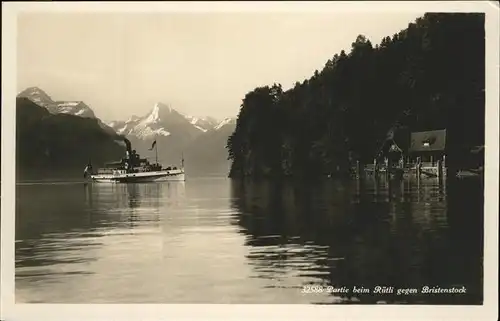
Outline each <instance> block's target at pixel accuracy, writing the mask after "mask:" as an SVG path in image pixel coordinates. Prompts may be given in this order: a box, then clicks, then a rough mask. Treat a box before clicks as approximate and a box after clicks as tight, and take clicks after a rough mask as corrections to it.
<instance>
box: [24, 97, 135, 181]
mask: <svg viewBox="0 0 500 321" xmlns="http://www.w3.org/2000/svg"><path fill="white" fill-rule="evenodd" d="M16 107H17V109H16V122H17V123H16V164H17V167H18V169H20V170H21V171H22V170H23V169H26V170H32V169H44V170H49V169H68V168H74V169H81V170H82V173H83V168H84V167H85V165H86V164H87V162H88V161H89V159H90V160H91V161H92V163H93V164H95V165H99V164H102V163H104V162H107V161H112V160H118V159H120V158H121V157H123V156H124V155H125V147H123V146H121V145H120V144H119V143H117V142H116V141H115V139H117V138H118V136H117V135H111V134H110V133H108V132H106V131H105V130H104V129H102V128H101V127H100V126H99V123H98V120H97V119H95V118H82V117H78V116H73V115H66V114H55V115H54V114H51V113H49V111H48V110H47V109H45V108H44V107H41V106H38V105H37V104H35V103H33V102H32V101H30V100H29V99H27V98H22V97H19V98H17V101H16ZM79 173H80V172H79Z"/></svg>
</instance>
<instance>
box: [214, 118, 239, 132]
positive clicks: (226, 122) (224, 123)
mask: <svg viewBox="0 0 500 321" xmlns="http://www.w3.org/2000/svg"><path fill="white" fill-rule="evenodd" d="M234 125H236V118H225V119H224V120H222V121H221V122H219V123H218V124H217V125H216V126H214V129H215V130H221V129H222V127H224V126H234Z"/></svg>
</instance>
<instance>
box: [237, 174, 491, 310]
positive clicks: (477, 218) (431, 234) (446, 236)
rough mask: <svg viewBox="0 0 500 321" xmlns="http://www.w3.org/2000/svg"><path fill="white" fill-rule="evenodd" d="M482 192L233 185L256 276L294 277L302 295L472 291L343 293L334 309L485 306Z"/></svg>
mask: <svg viewBox="0 0 500 321" xmlns="http://www.w3.org/2000/svg"><path fill="white" fill-rule="evenodd" d="M478 184H480V183H479V182H478V181H475V182H472V183H470V182H469V183H464V182H456V181H453V180H450V181H446V180H445V181H442V180H441V181H440V180H429V179H427V180H404V181H389V180H384V179H377V180H366V181H351V182H349V183H340V182H335V181H324V182H322V183H319V184H306V185H304V184H293V183H270V182H263V181H261V182H248V181H247V182H242V181H234V182H233V184H232V196H233V199H232V206H233V207H234V208H235V209H237V211H238V214H237V215H236V216H235V217H234V224H236V225H238V226H240V227H241V230H240V231H241V233H243V234H245V235H246V244H247V245H248V246H250V248H251V249H250V253H249V254H248V256H247V257H248V259H249V260H250V262H251V263H250V264H251V265H252V266H253V269H254V271H255V277H258V278H264V279H270V280H276V284H282V283H283V282H284V279H285V278H290V277H295V278H299V279H300V280H301V282H302V283H301V284H293V286H295V287H298V288H300V287H302V286H303V285H306V284H316V285H317V284H319V285H323V286H334V287H342V286H346V287H348V288H351V289H352V288H353V287H354V286H356V287H358V288H359V287H364V288H368V289H373V288H374V287H376V286H392V287H395V288H396V289H397V288H417V289H421V287H422V286H425V285H428V286H431V287H433V286H439V287H442V288H446V287H452V286H457V287H461V286H462V285H463V286H466V288H467V294H461V295H445V294H440V295H429V294H415V295H411V296H402V295H397V293H394V294H383V295H380V294H374V293H370V294H353V293H350V294H348V295H338V294H335V296H330V301H329V302H353V301H354V302H358V301H359V302H361V303H375V302H379V301H383V302H389V303H395V302H405V303H415V304H417V303H427V304H429V303H430V304H433V303H435V304H480V303H481V302H482V281H481V280H482V274H481V266H482V246H481V244H482V231H483V229H482V200H483V195H482V186H478ZM464 196H466V197H464ZM467 209H469V211H468V210H467ZM463 268H465V270H464V269H463ZM316 297H318V298H319V297H321V298H322V299H324V295H323V296H318V295H316ZM319 301H320V300H319V299H318V302H319ZM322 302H323V301H322Z"/></svg>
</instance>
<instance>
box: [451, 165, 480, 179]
mask: <svg viewBox="0 0 500 321" xmlns="http://www.w3.org/2000/svg"><path fill="white" fill-rule="evenodd" d="M483 174H484V170H483V168H482V167H480V168H478V169H462V170H459V171H458V172H457V174H456V176H457V177H458V178H468V177H482V176H483Z"/></svg>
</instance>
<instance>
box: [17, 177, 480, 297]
mask: <svg viewBox="0 0 500 321" xmlns="http://www.w3.org/2000/svg"><path fill="white" fill-rule="evenodd" d="M16 189H17V194H16V198H17V213H16V301H17V302H30V303H33V302H41V303H59V302H64V303H358V304H359V303H361V304H362V303H376V302H386V303H413V304H420V303H426V304H429V303H430V304H481V303H482V289H483V284H482V257H483V256H482V252H483V250H482V244H483V243H482V238H483V193H482V183H481V181H479V180H475V179H467V180H462V181H447V182H444V183H442V182H441V183H440V182H438V181H435V180H429V181H420V182H417V181H406V182H402V183H400V182H396V183H389V182H387V181H383V180H382V181H379V182H375V181H372V180H369V181H366V182H365V183H364V184H360V183H357V182H355V181H353V182H350V183H340V182H336V181H326V182H322V183H316V184H309V185H298V184H295V185H294V184H292V183H281V184H277V183H273V184H271V183H269V182H260V183H256V182H254V183H249V182H247V183H243V182H236V181H231V180H229V179H226V178H210V179H201V178H200V179H195V178H193V179H189V180H188V181H187V182H185V183H178V182H176V183H154V184H128V185H127V184H123V185H120V184H117V185H107V184H88V185H85V184H83V183H74V182H66V183H64V182H60V183H56V182H54V183H48V182H40V183H18V185H17V188H16ZM311 285H312V286H315V287H311ZM378 285H379V286H392V287H394V293H383V294H380V293H377V294H375V293H373V289H374V287H376V286H378ZM425 285H428V286H430V287H435V286H439V287H441V288H447V287H451V286H455V287H457V288H461V287H462V286H464V287H465V288H466V293H465V294H463V293H462V294H431V295H430V294H422V293H416V294H412V295H397V293H396V292H397V289H398V288H416V289H418V291H420V290H421V287H422V286H425ZM354 286H356V287H357V288H361V287H364V288H366V289H369V290H371V292H372V293H364V294H353V293H352V292H351V293H350V294H342V293H327V292H331V290H332V289H333V288H340V287H346V288H350V289H352V288H353V287H354ZM304 289H306V290H308V291H309V292H316V293H303V291H304ZM321 290H322V291H323V292H318V291H321Z"/></svg>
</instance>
